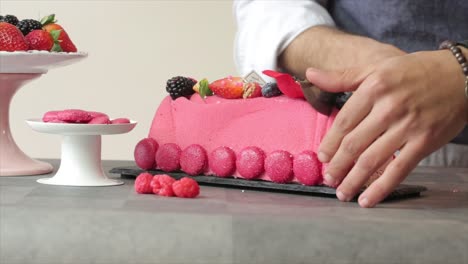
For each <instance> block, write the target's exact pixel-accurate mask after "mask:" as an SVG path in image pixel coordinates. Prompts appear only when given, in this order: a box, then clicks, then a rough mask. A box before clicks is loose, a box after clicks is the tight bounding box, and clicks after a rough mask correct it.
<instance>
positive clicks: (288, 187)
mask: <svg viewBox="0 0 468 264" xmlns="http://www.w3.org/2000/svg"><path fill="white" fill-rule="evenodd" d="M109 172H110V173H115V174H120V175H121V177H124V178H136V176H138V175H139V174H140V173H142V172H149V173H151V174H153V175H156V174H168V175H170V176H172V177H173V178H175V179H180V178H182V177H190V178H192V179H194V180H196V181H197V182H198V183H199V184H201V185H210V186H222V187H230V188H243V189H254V190H261V191H276V192H287V193H296V194H306V195H317V196H329V197H336V193H335V189H334V188H330V187H327V186H305V185H301V184H297V183H289V184H279V183H274V182H268V181H262V180H244V179H240V178H221V177H216V176H189V175H187V174H185V173H183V172H169V173H168V172H164V171H160V170H149V171H146V170H142V169H140V168H138V167H136V166H130V167H116V168H112V169H111V170H110V171H109ZM426 190H427V188H426V187H424V186H420V185H405V184H400V185H399V186H398V187H397V188H396V189H395V190H394V191H393V192H392V193H391V194H390V195H389V196H388V197H387V198H386V199H385V200H393V199H402V198H409V197H415V196H419V195H420V194H421V192H423V191H426Z"/></svg>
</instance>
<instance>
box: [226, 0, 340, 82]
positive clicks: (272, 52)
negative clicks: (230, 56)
mask: <svg viewBox="0 0 468 264" xmlns="http://www.w3.org/2000/svg"><path fill="white" fill-rule="evenodd" d="M233 12H234V17H235V19H236V22H237V32H236V38H235V43H234V61H235V65H236V68H237V71H238V72H239V74H241V75H246V74H247V73H249V72H250V71H252V70H255V71H257V72H261V71H263V70H265V69H277V59H278V56H279V55H280V54H281V53H282V52H283V50H284V49H286V47H287V46H288V45H289V44H290V43H291V41H293V40H294V38H295V37H297V36H298V35H299V34H301V33H302V32H303V31H305V30H306V29H308V28H310V27H313V26H317V25H329V26H334V22H333V19H332V18H331V16H330V14H329V13H328V12H327V10H326V9H325V8H324V7H323V6H322V5H320V4H319V3H317V1H311V0H307V1H302V0H290V1H287V0H283V1H278V0H277V1H265V0H234V4H233Z"/></svg>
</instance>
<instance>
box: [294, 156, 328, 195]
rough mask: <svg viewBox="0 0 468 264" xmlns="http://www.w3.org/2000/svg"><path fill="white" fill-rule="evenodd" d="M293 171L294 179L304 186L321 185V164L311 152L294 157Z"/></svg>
mask: <svg viewBox="0 0 468 264" xmlns="http://www.w3.org/2000/svg"><path fill="white" fill-rule="evenodd" d="M293 171H294V175H295V176H296V179H297V180H298V181H299V182H300V183H302V184H304V185H309V186H312V185H318V184H320V183H322V181H323V179H322V164H321V162H320V161H319V160H318V158H317V154H316V153H315V152H313V151H310V150H306V151H304V152H302V153H299V154H298V155H296V156H295V157H294V162H293Z"/></svg>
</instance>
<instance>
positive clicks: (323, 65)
mask: <svg viewBox="0 0 468 264" xmlns="http://www.w3.org/2000/svg"><path fill="white" fill-rule="evenodd" d="M401 54H404V52H403V51H401V50H400V49H398V48H396V47H394V46H391V45H388V44H383V43H380V42H378V41H375V40H373V39H370V38H366V37H361V36H356V35H351V34H348V33H344V32H342V31H339V30H337V29H335V28H332V27H327V26H316V27H312V28H309V29H308V30H306V31H304V32H303V33H302V34H300V35H299V36H298V37H297V38H296V39H294V41H292V42H291V44H290V45H289V46H288V47H287V48H286V49H285V50H284V51H283V53H282V54H281V55H280V57H279V61H278V63H279V66H280V67H281V68H283V69H284V70H286V71H288V72H290V73H292V74H294V75H296V76H298V77H300V78H304V75H305V71H306V69H307V68H309V67H315V68H319V69H324V70H339V69H344V68H350V67H357V66H363V65H366V64H369V63H373V62H376V61H378V60H381V59H384V58H388V57H391V56H396V55H401Z"/></svg>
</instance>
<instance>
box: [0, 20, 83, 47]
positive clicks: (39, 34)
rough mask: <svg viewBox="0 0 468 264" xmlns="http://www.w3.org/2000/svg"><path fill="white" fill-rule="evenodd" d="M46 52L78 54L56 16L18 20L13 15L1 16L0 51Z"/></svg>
mask: <svg viewBox="0 0 468 264" xmlns="http://www.w3.org/2000/svg"><path fill="white" fill-rule="evenodd" d="M24 50H44V51H55V52H62V51H64V52H76V51H77V49H76V46H75V44H74V43H73V42H72V41H71V39H70V37H69V36H68V34H67V33H66V32H65V30H64V29H63V27H62V26H60V25H59V24H57V23H56V20H55V15H49V16H46V17H44V18H43V19H42V20H41V21H38V20H34V19H23V20H21V21H19V20H18V18H17V17H16V16H13V15H6V16H1V15H0V51H24Z"/></svg>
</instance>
